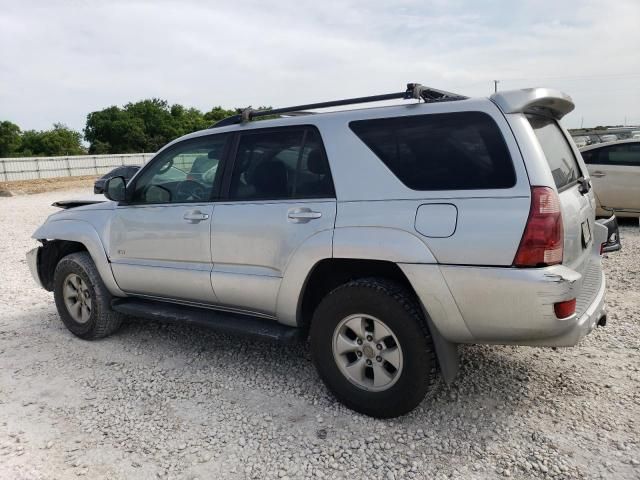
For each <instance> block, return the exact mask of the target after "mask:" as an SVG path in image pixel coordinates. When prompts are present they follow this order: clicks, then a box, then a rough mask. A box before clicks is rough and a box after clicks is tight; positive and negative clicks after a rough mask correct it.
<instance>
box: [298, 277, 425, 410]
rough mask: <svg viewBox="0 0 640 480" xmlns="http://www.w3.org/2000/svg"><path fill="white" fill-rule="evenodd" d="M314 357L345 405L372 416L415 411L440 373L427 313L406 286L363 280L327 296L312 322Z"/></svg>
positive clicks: (317, 365) (325, 377) (327, 381)
mask: <svg viewBox="0 0 640 480" xmlns="http://www.w3.org/2000/svg"><path fill="white" fill-rule="evenodd" d="M310 333H311V349H312V355H313V360H314V363H315V365H316V368H317V369H318V372H319V374H320V376H321V377H322V379H323V381H324V382H325V384H326V385H327V387H328V388H329V389H330V390H331V391H332V392H333V393H334V395H335V396H336V397H337V398H338V400H340V401H341V402H342V403H344V404H345V405H347V406H348V407H350V408H352V409H353V410H356V411H358V412H361V413H364V414H366V415H371V416H373V417H380V418H388V417H396V416H399V415H403V414H405V413H407V412H409V411H411V410H413V409H414V408H415V407H416V406H417V405H418V404H419V403H420V402H421V401H422V399H423V398H424V396H425V394H426V393H427V391H428V389H429V387H430V386H431V384H432V382H433V379H434V377H435V369H436V368H435V367H436V360H435V355H434V349H433V344H432V341H431V336H430V335H429V330H428V328H427V325H426V322H425V319H424V316H423V314H422V312H421V310H420V307H419V306H418V304H417V302H416V301H415V299H414V298H413V295H411V294H410V293H409V292H407V291H406V290H405V289H404V288H402V287H401V286H399V285H397V284H395V283H393V282H389V281H387V280H384V279H375V278H374V279H360V280H355V281H352V282H349V283H347V284H345V285H342V286H340V287H338V288H336V289H335V290H334V291H332V292H331V293H330V294H329V295H327V296H326V297H325V298H324V299H323V300H322V301H321V302H320V305H319V306H318V308H317V309H316V312H315V314H314V317H313V320H312V324H311V332H310Z"/></svg>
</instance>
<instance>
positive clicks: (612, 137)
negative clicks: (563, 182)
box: [600, 134, 618, 143]
mask: <svg viewBox="0 0 640 480" xmlns="http://www.w3.org/2000/svg"><path fill="white" fill-rule="evenodd" d="M617 140H618V136H617V135H613V134H607V135H600V142H601V143H607V142H615V141H617Z"/></svg>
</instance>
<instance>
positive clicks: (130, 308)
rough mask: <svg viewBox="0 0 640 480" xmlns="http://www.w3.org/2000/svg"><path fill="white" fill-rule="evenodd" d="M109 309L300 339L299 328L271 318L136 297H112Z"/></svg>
mask: <svg viewBox="0 0 640 480" xmlns="http://www.w3.org/2000/svg"><path fill="white" fill-rule="evenodd" d="M111 308H112V309H113V310H115V311H116V312H120V313H124V314H125V315H130V316H132V317H138V318H146V319H149V320H158V321H161V322H175V323H191V324H196V325H202V326H205V327H210V328H212V329H214V330H218V331H220V332H223V333H229V334H236V335H244V336H249V337H257V338H263V339H267V340H270V341H274V342H279V343H285V344H291V343H294V342H296V341H298V340H299V338H300V336H299V329H297V328H294V327H288V326H286V325H282V324H280V323H277V322H276V321H275V320H268V319H264V318H260V317H253V316H250V315H243V314H239V313H231V312H222V311H219V310H212V309H208V308H199V307H191V306H186V305H177V304H173V303H168V302H160V301H149V300H143V299H140V298H116V299H113V300H112V301H111Z"/></svg>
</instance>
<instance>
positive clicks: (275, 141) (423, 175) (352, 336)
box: [27, 84, 619, 417]
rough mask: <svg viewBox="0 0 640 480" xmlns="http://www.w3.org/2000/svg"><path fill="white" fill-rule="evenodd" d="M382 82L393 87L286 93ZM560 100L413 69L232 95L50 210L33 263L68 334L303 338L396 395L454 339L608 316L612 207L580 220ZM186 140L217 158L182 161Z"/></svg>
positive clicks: (529, 333)
mask: <svg viewBox="0 0 640 480" xmlns="http://www.w3.org/2000/svg"><path fill="white" fill-rule="evenodd" d="M391 98H405V99H407V100H406V103H408V104H404V105H394V106H385V107H379V108H365V109H354V110H345V111H339V112H331V113H322V114H303V113H302V112H299V111H300V110H307V109H318V108H322V107H330V106H336V105H345V104H348V103H351V104H361V103H365V102H369V101H377V100H381V99H385V100H388V99H391ZM573 108H574V105H573V103H572V101H571V99H570V97H568V96H567V95H564V94H562V93H561V92H557V91H555V90H550V89H540V88H537V89H526V90H516V91H504V92H499V93H497V94H495V95H492V96H491V97H490V98H477V99H471V98H466V97H464V96H461V95H456V94H452V93H448V92H443V91H440V90H436V89H430V88H426V87H422V86H421V85H418V84H409V86H408V88H407V91H406V92H404V91H403V92H398V93H393V94H388V95H382V96H374V97H366V98H358V99H353V100H340V101H335V102H326V103H321V104H311V105H305V106H302V107H289V108H283V109H275V110H267V111H253V110H245V111H244V112H242V114H241V115H237V116H234V117H230V118H228V119H225V120H222V121H221V122H219V123H218V124H216V125H215V126H214V127H212V128H209V129H206V130H203V131H199V132H196V133H192V134H189V135H186V136H184V137H182V138H179V139H177V140H175V141H173V142H171V143H170V144H169V145H167V146H166V147H164V148H163V149H162V150H160V151H159V152H158V153H157V155H156V156H155V157H154V158H153V159H152V160H151V161H150V162H149V163H148V164H147V165H145V166H144V167H142V170H141V171H140V172H139V173H138V175H136V176H135V177H134V178H133V180H132V181H131V182H129V183H128V184H127V182H126V180H125V179H124V178H123V177H113V178H111V179H109V180H108V181H107V183H106V187H105V195H106V197H107V198H108V199H109V200H110V201H108V202H103V203H98V204H92V205H86V206H75V208H67V209H66V210H62V211H60V212H57V213H55V214H53V215H51V216H50V217H49V218H48V219H47V221H46V222H45V223H44V224H43V225H42V226H41V227H40V228H38V230H37V231H36V232H35V234H34V238H35V239H37V240H39V241H40V242H42V245H41V246H40V247H38V248H36V249H34V250H32V251H31V252H29V253H28V254H27V259H28V264H29V266H30V268H31V271H32V273H33V275H34V278H35V279H36V280H37V281H38V282H39V283H40V284H41V285H42V286H43V287H44V288H45V289H46V290H49V291H52V292H53V293H54V298H55V302H56V306H57V309H58V312H59V314H60V317H61V319H62V321H63V322H64V324H65V325H66V326H67V328H68V329H69V330H70V331H71V332H72V333H73V334H75V335H77V336H78V337H80V338H83V339H96V338H101V337H104V336H107V335H109V334H111V333H113V332H114V331H115V330H116V329H117V328H118V326H119V325H120V322H121V320H122V318H123V315H130V316H133V317H146V318H150V319H167V320H171V321H184V322H191V323H194V322H195V323H199V324H203V325H208V326H211V327H214V328H218V329H220V330H222V331H226V332H236V333H238V332H239V333H244V334H247V335H254V336H259V337H266V338H270V339H273V340H276V341H281V342H288V341H294V340H296V339H306V338H310V345H311V353H312V358H313V361H314V364H315V366H316V368H317V369H318V372H319V374H320V377H321V378H322V380H323V381H324V382H325V383H326V385H327V386H328V388H329V389H330V390H331V391H332V392H333V393H334V394H335V396H336V397H337V398H338V399H339V400H340V401H342V402H344V403H345V404H346V405H348V406H349V407H351V408H353V409H354V410H357V411H359V412H362V413H365V414H367V415H372V416H375V417H394V416H398V415H402V414H404V413H406V412H408V411H410V410H411V409H413V408H414V407H416V405H418V404H419V403H420V401H421V400H422V399H423V397H424V396H425V394H426V392H427V391H428V390H429V389H430V388H431V386H432V384H433V381H434V376H435V375H436V372H438V371H440V372H441V373H442V375H443V376H444V378H445V380H446V381H447V382H450V381H452V380H453V378H454V377H455V375H456V372H457V369H458V354H457V346H458V345H459V344H465V343H472V344H477V343H480V344H507V345H535V346H551V347H566V346H571V345H575V344H577V343H578V342H579V341H580V339H581V338H582V337H584V336H585V335H587V334H588V333H589V332H591V331H592V329H593V328H594V327H595V326H596V324H601V325H603V324H604V323H605V319H606V317H605V315H606V308H605V299H604V295H605V278H604V274H603V271H602V266H601V252H602V251H609V250H614V249H617V248H619V243H618V242H617V224H616V221H615V217H613V216H612V217H611V218H610V219H608V220H606V221H603V222H601V223H598V222H596V221H595V200H594V196H593V191H592V190H591V189H590V184H589V174H588V172H587V169H586V167H585V165H584V163H583V162H582V158H581V157H580V154H579V152H578V150H577V149H576V148H575V145H574V144H573V142H571V139H570V136H569V134H568V132H567V131H566V130H565V129H564V128H563V127H562V126H561V125H560V123H559V120H560V119H561V118H562V117H563V116H564V115H565V114H566V113H568V112H570V111H571V110H572V109H573ZM284 113H289V114H291V115H290V116H288V117H285V118H276V119H270V120H264V121H258V122H254V121H252V120H253V119H255V118H259V117H260V116H266V115H275V114H284ZM294 113H295V115H294ZM201 157H206V158H207V159H208V160H207V167H208V168H207V171H214V172H215V175H211V176H209V177H207V176H206V175H203V176H201V177H197V176H192V175H191V169H192V168H193V163H191V166H189V162H195V159H197V158H201ZM214 167H215V170H213V169H214ZM198 170H199V167H198ZM264 361H269V359H265V360H264ZM248 374H250V373H248ZM283 374H285V375H286V372H283Z"/></svg>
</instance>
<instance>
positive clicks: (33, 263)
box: [26, 247, 44, 288]
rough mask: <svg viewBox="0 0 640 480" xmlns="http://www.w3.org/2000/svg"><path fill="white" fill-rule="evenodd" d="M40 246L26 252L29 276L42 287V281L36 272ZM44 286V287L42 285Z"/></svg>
mask: <svg viewBox="0 0 640 480" xmlns="http://www.w3.org/2000/svg"><path fill="white" fill-rule="evenodd" d="M40 248H41V247H36V248H34V249H31V250H29V251H28V252H27V255H26V257H27V265H29V271H30V272H31V276H32V277H33V279H34V280H35V281H36V283H37V284H38V286H40V287H42V281H41V280H40V274H39V273H38V255H39V253H40ZM43 288H44V287H43Z"/></svg>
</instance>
